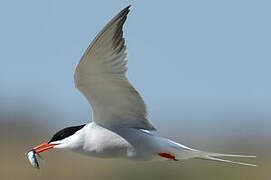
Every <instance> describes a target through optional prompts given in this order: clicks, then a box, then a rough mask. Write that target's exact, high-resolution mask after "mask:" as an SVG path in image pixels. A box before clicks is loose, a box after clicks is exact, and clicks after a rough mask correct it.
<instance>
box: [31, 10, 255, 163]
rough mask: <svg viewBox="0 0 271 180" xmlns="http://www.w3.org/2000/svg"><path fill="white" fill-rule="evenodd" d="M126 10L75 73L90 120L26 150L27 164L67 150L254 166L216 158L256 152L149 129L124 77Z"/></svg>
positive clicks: (141, 104)
mask: <svg viewBox="0 0 271 180" xmlns="http://www.w3.org/2000/svg"><path fill="white" fill-rule="evenodd" d="M129 8H130V6H128V7H126V8H124V9H123V10H122V11H121V12H119V13H118V14H117V15H116V16H115V17H114V18H113V19H112V20H111V21H110V22H109V23H108V24H107V25H106V26H105V27H104V28H103V29H102V30H101V32H100V33H99V34H98V35H97V36H96V37H95V39H94V40H93V41H92V42H91V44H90V45H89V47H88V48H87V50H86V51H85V53H84V55H83V56H82V58H81V60H80V61H79V63H78V65H77V67H76V70H75V73H74V83H75V87H76V88H77V89H78V90H79V91H80V92H81V93H83V95H84V96H85V97H86V98H87V100H88V102H89V103H90V104H91V106H92V110H93V118H92V119H93V122H90V123H88V124H84V125H79V126H73V127H67V128H65V129H62V130H61V131H59V132H57V133H56V134H55V135H54V136H53V137H52V138H51V140H49V141H48V142H44V143H42V144H41V145H38V146H36V147H34V148H33V149H32V150H31V151H30V153H29V159H30V162H31V159H33V156H34V155H33V154H39V153H41V152H43V151H46V150H49V149H65V150H70V151H73V152H77V153H81V154H83V155H86V156H92V157H99V158H123V159H129V160H135V161H136V160H137V161H148V160H152V161H153V160H157V161H159V160H171V161H179V160H185V159H191V158H199V159H205V160H214V161H222V162H230V163H235V164H241V165H248V166H255V165H253V164H248V163H243V162H236V161H230V160H226V159H220V158H219V157H255V156H247V155H234V154H220V153H212V152H206V151H200V150H196V149H193V148H189V147H187V146H185V145H182V144H179V143H176V142H174V141H172V140H169V139H167V138H163V137H159V136H156V135H154V134H152V133H151V131H155V130H156V129H155V127H154V126H153V125H152V123H151V122H150V121H149V120H148V119H147V110H146V106H145V103H144V101H143V99H142V97H141V96H140V94H139V93H138V92H137V90H136V89H135V88H134V87H133V86H132V85H131V83H130V82H129V81H128V79H127V77H126V71H127V57H126V45H125V40H124V38H123V25H124V23H125V20H126V19H127V15H128V13H129ZM33 162H34V164H35V159H33Z"/></svg>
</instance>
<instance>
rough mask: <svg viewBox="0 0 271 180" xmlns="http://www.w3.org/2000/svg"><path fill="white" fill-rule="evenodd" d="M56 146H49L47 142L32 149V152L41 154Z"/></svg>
mask: <svg viewBox="0 0 271 180" xmlns="http://www.w3.org/2000/svg"><path fill="white" fill-rule="evenodd" d="M56 145H57V144H49V143H48V142H44V143H42V144H40V145H38V146H36V147H34V148H33V150H34V151H35V153H37V154H38V153H41V152H43V151H46V150H49V149H52V148H54V147H55V146H56Z"/></svg>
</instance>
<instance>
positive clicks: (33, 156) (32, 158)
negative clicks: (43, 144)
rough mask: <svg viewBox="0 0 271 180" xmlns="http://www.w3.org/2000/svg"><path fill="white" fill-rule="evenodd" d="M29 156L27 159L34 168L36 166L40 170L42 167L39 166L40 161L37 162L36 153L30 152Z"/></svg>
mask: <svg viewBox="0 0 271 180" xmlns="http://www.w3.org/2000/svg"><path fill="white" fill-rule="evenodd" d="M26 155H27V158H28V160H29V162H30V164H31V165H32V166H34V167H35V168H37V169H39V168H40V166H39V163H38V160H37V157H36V153H35V150H30V151H28V152H27V153H26Z"/></svg>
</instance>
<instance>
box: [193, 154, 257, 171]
mask: <svg viewBox="0 0 271 180" xmlns="http://www.w3.org/2000/svg"><path fill="white" fill-rule="evenodd" d="M200 152H201V155H200V157H198V158H200V159H205V160H211V161H220V162H227V163H233V164H240V165H245V166H254V167H255V166H257V165H255V164H249V163H244V162H238V161H231V160H227V159H220V158H218V157H233V158H236V157H237V158H255V157H256V156H251V155H239V154H219V153H209V152H202V151H200Z"/></svg>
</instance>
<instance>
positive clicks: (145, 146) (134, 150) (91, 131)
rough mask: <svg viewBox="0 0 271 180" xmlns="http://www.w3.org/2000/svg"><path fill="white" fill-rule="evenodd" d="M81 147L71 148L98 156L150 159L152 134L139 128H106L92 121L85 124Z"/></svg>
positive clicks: (152, 153) (152, 142) (152, 147)
mask: <svg viewBox="0 0 271 180" xmlns="http://www.w3.org/2000/svg"><path fill="white" fill-rule="evenodd" d="M84 128H85V132H88V133H85V134H84V135H83V140H84V142H83V143H82V146H81V147H78V148H75V149H71V150H72V151H74V152H78V153H81V154H84V155H88V156H94V157H100V158H128V159H133V160H151V159H153V158H154V155H155V154H154V150H153V149H154V148H155V147H154V144H155V143H154V142H155V141H154V140H153V139H152V138H153V137H154V136H153V135H151V134H147V133H146V132H143V131H141V130H137V129H132V128H122V129H115V130H108V129H106V128H103V127H101V126H98V125H96V124H94V123H91V124H88V125H86V127H84Z"/></svg>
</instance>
